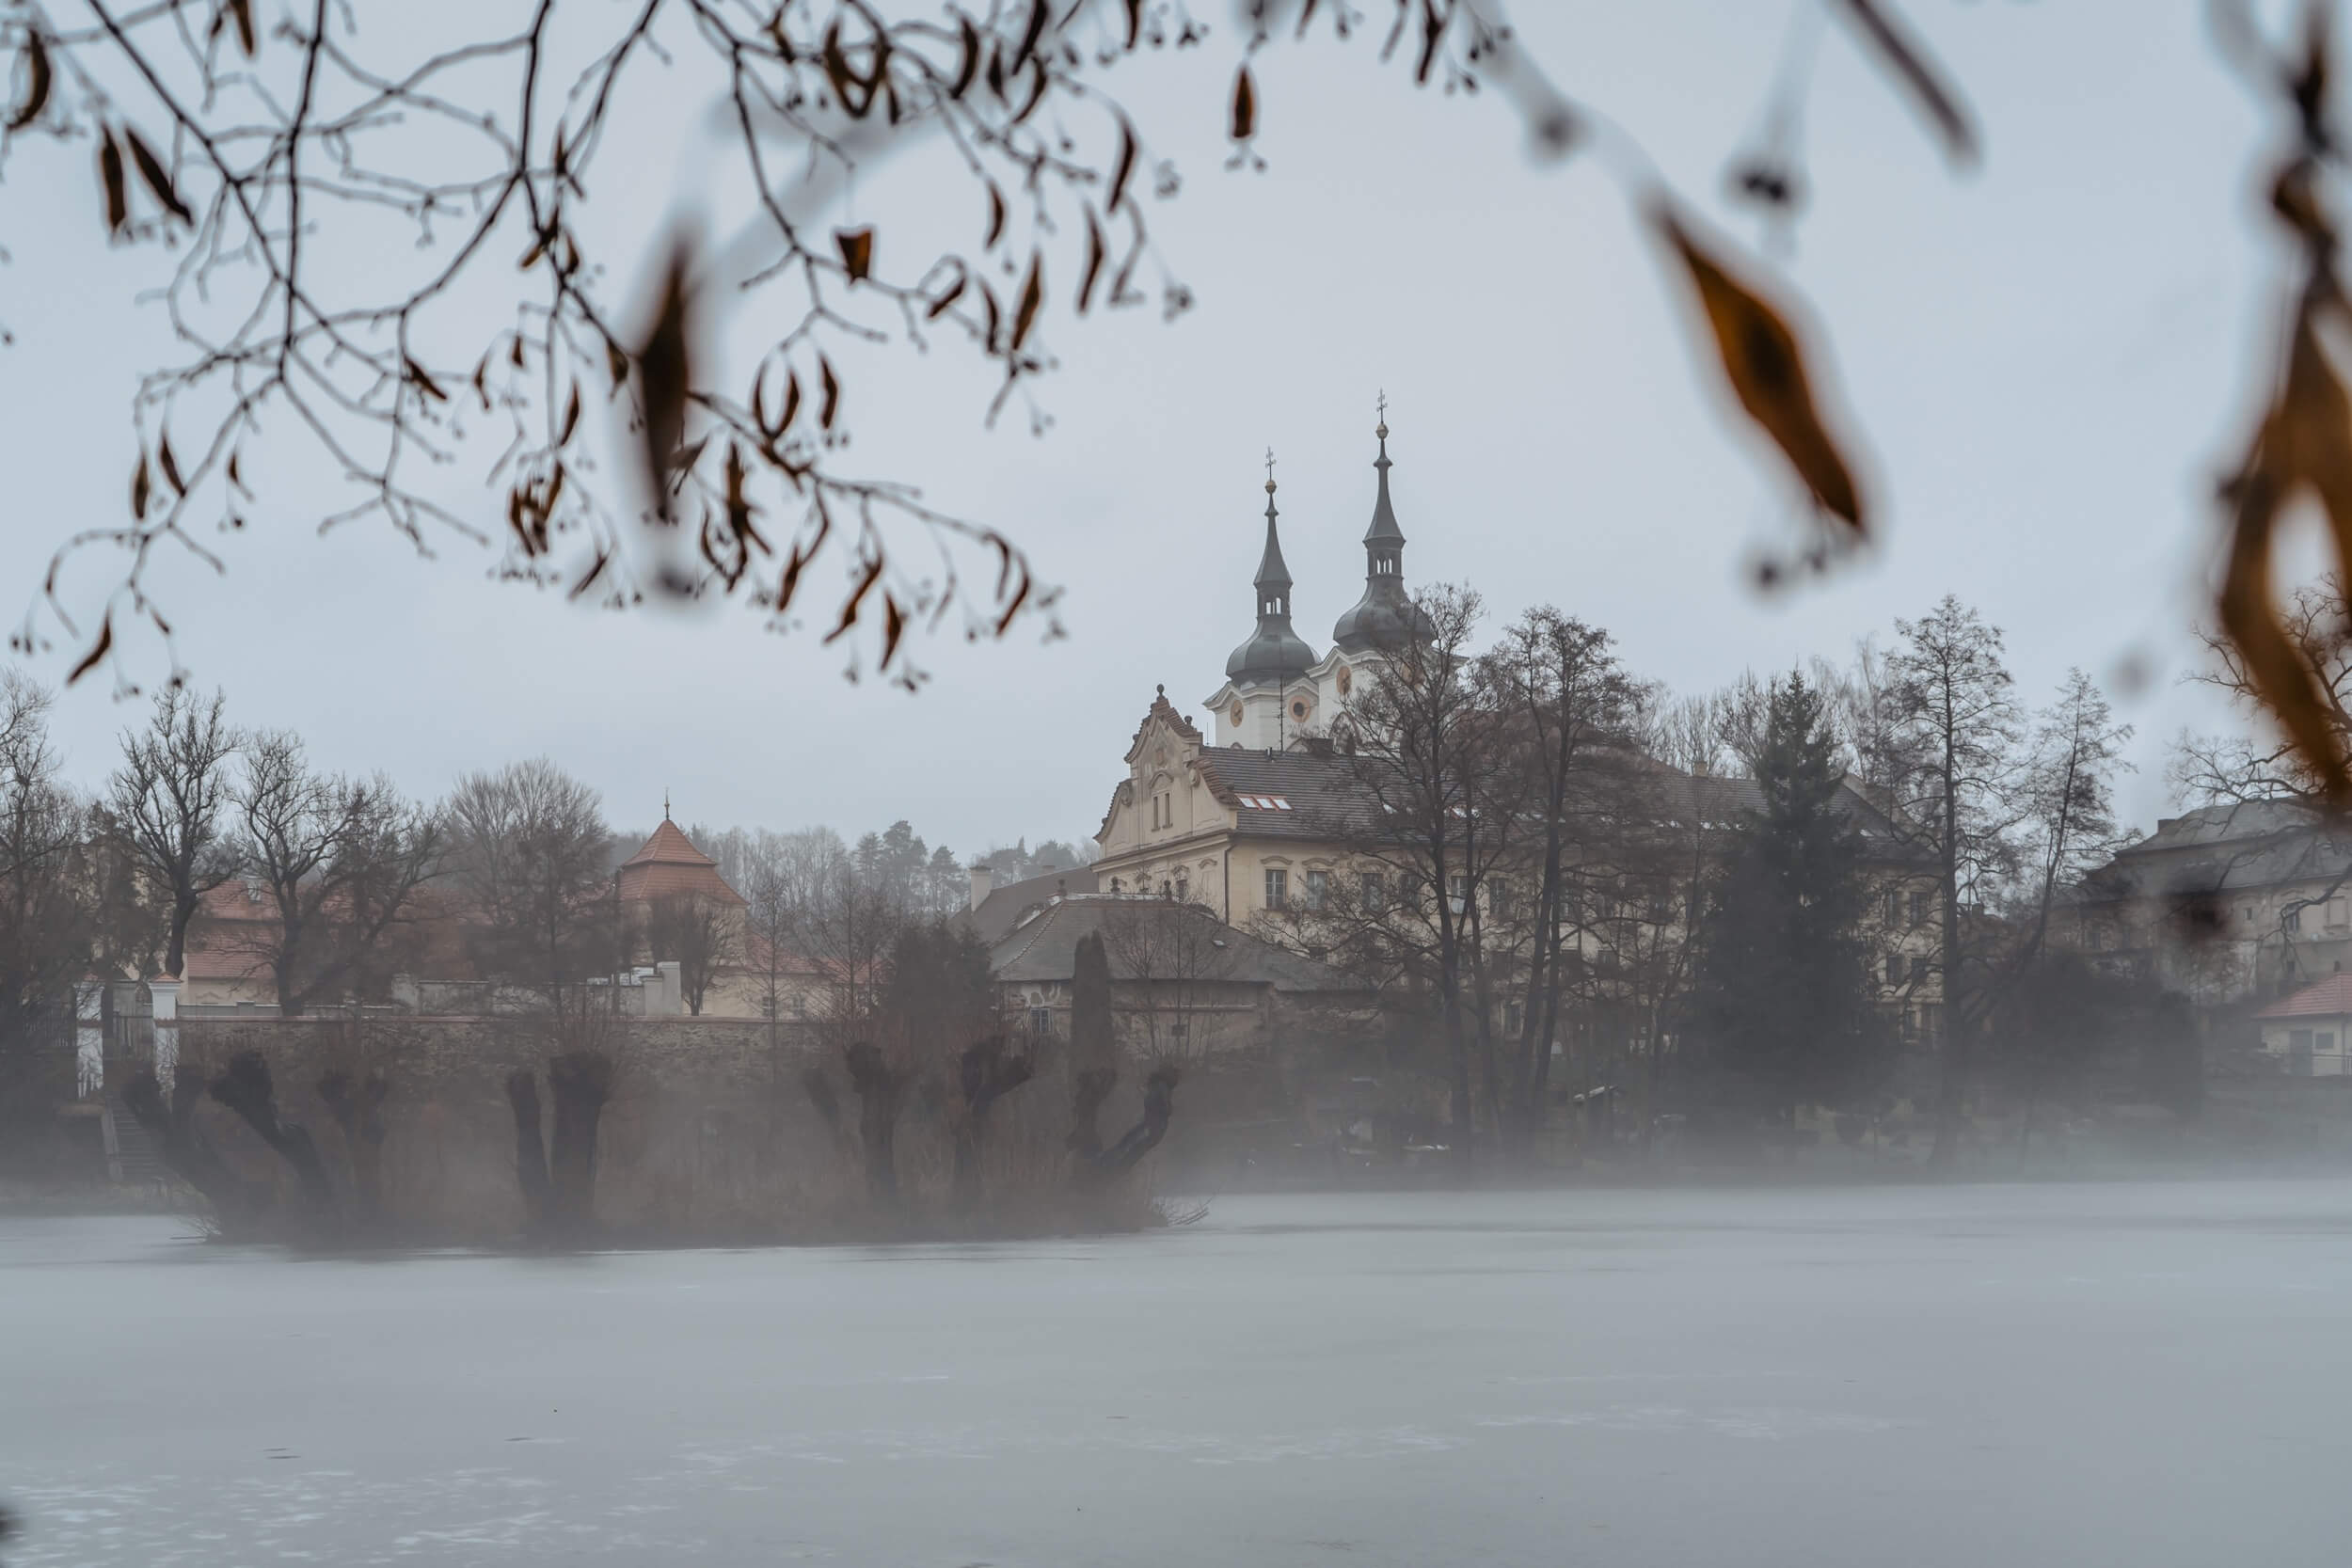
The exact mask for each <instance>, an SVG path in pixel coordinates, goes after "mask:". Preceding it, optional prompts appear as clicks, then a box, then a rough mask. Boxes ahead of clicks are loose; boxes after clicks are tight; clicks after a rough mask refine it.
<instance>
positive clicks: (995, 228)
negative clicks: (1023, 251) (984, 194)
mask: <svg viewBox="0 0 2352 1568" xmlns="http://www.w3.org/2000/svg"><path fill="white" fill-rule="evenodd" d="M1004 232H1005V193H1004V192H1002V191H1000V190H998V189H997V188H996V182H995V181H993V180H991V181H990V182H988V237H987V238H986V239H984V240H982V241H981V242H980V248H981V249H982V250H990V249H993V248H994V247H995V245H996V242H997V241H998V240H999V239H1001V238H1003V236H1004Z"/></svg>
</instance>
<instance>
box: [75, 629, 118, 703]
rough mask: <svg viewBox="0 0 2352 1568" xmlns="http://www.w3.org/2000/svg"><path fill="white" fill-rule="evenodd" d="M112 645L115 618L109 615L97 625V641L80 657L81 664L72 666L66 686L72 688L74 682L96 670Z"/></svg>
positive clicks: (113, 643)
mask: <svg viewBox="0 0 2352 1568" xmlns="http://www.w3.org/2000/svg"><path fill="white" fill-rule="evenodd" d="M114 645H115V618H114V617H113V616H112V615H111V614H110V615H108V616H107V617H106V618H105V619H104V620H103V621H101V622H99V623H98V641H95V642H93V643H91V644H90V650H89V652H88V653H86V654H84V655H83V656H82V659H81V662H80V663H78V664H76V665H74V667H73V670H72V673H71V674H69V675H67V676H66V678H65V683H66V685H68V686H72V684H73V683H74V682H75V681H78V680H80V679H81V678H82V677H83V676H84V675H87V674H88V673H90V672H91V671H92V670H95V669H97V668H98V665H99V662H100V660H102V659H103V658H104V657H106V654H107V651H108V650H109V649H111V648H112V647H113V646H114Z"/></svg>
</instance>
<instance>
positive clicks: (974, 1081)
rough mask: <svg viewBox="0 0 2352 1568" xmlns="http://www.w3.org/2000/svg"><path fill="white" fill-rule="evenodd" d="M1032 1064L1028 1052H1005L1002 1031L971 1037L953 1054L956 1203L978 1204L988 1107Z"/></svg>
mask: <svg viewBox="0 0 2352 1568" xmlns="http://www.w3.org/2000/svg"><path fill="white" fill-rule="evenodd" d="M1036 1068H1037V1063H1036V1061H1035V1059H1034V1058H1033V1057H1031V1056H1028V1055H1026V1054H1023V1055H1018V1056H1009V1055H1007V1054H1006V1053H1005V1037H1003V1036H1002V1035H991V1036H989V1037H986V1038H985V1039H980V1040H976V1041H974V1042H973V1043H972V1044H971V1045H968V1046H966V1047H965V1048H964V1049H963V1052H962V1053H961V1055H960V1056H959V1057H958V1058H957V1060H956V1077H957V1087H958V1088H959V1089H961V1091H962V1097H963V1103H962V1105H961V1108H960V1111H959V1114H958V1115H957V1117H956V1122H955V1150H956V1177H955V1183H956V1184H955V1196H956V1203H957V1205H958V1206H959V1207H961V1208H965V1209H976V1208H977V1207H979V1202H980V1153H981V1150H982V1148H983V1147H984V1146H985V1145H986V1143H987V1140H988V1114H989V1111H990V1110H991V1109H992V1108H993V1106H994V1105H995V1103H996V1101H999V1100H1001V1099H1002V1098H1004V1097H1005V1096H1006V1095H1008V1094H1010V1093H1011V1092H1012V1091H1013V1090H1015V1089H1017V1088H1019V1087H1020V1086H1021V1085H1024V1084H1025V1083H1027V1082H1028V1081H1029V1076H1030V1074H1031V1073H1032V1072H1034V1071H1035V1070H1036Z"/></svg>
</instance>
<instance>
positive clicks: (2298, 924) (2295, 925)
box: [2279, 910, 2303, 931]
mask: <svg viewBox="0 0 2352 1568" xmlns="http://www.w3.org/2000/svg"><path fill="white" fill-rule="evenodd" d="M2279 924H2280V926H2281V927H2284V928H2285V929H2287V930H2290V931H2299V930H2301V929H2302V928H2303V911H2301V910H2289V911H2287V912H2286V913H2284V914H2282V915H2280V917H2279Z"/></svg>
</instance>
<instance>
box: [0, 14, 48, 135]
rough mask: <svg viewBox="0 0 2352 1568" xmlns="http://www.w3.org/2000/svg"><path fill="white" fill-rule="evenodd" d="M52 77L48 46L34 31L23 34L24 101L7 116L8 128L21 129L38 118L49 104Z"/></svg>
mask: <svg viewBox="0 0 2352 1568" xmlns="http://www.w3.org/2000/svg"><path fill="white" fill-rule="evenodd" d="M52 81H53V77H52V74H51V71H50V67H49V46H48V45H47V44H46V43H43V42H42V41H41V37H40V34H39V33H36V32H27V33H26V34H25V35H24V103H19V104H18V105H17V106H16V113H14V114H12V115H10V116H9V117H8V129H9V130H11V131H22V130H24V127H26V126H27V125H30V124H32V123H33V121H35V120H37V119H40V112H41V110H43V109H45V108H47V107H48V106H49V89H50V87H51V85H52Z"/></svg>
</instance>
